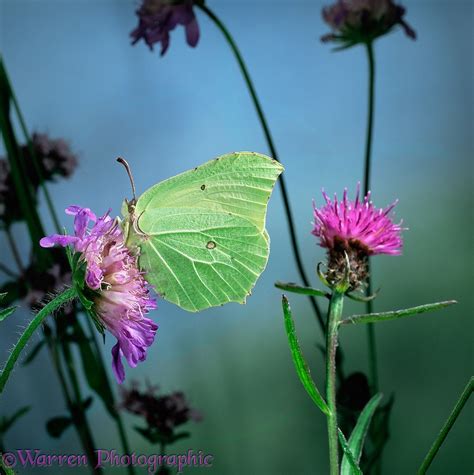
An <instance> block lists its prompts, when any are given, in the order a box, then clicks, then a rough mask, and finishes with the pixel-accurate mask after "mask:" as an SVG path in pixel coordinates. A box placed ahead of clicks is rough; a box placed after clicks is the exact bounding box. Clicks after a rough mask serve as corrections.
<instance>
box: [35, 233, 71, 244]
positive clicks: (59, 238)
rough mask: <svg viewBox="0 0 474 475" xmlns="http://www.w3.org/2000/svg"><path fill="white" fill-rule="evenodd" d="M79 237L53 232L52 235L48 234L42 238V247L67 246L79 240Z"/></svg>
mask: <svg viewBox="0 0 474 475" xmlns="http://www.w3.org/2000/svg"><path fill="white" fill-rule="evenodd" d="M77 241H78V239H77V237H75V236H65V235H64V234H52V235H51V236H46V237H44V238H42V239H40V246H41V247H53V246H62V247H66V246H68V245H69V244H73V243H75V242H77Z"/></svg>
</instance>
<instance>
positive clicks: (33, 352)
mask: <svg viewBox="0 0 474 475" xmlns="http://www.w3.org/2000/svg"><path fill="white" fill-rule="evenodd" d="M44 344H45V341H44V340H41V341H39V342H38V343H36V345H35V346H34V347H33V349H32V350H31V351H30V353H29V354H28V356H27V357H26V358H25V360H24V361H23V363H22V366H26V365H28V364H30V363H31V362H32V361H33V360H34V359H35V358H36V355H38V353H39V352H40V350H41V348H43V346H44Z"/></svg>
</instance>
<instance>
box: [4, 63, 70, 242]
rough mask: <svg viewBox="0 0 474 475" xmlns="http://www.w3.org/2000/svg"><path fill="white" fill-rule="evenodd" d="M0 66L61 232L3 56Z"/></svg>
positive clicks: (56, 226) (40, 180)
mask: <svg viewBox="0 0 474 475" xmlns="http://www.w3.org/2000/svg"><path fill="white" fill-rule="evenodd" d="M0 68H1V69H2V74H3V76H4V78H5V81H4V82H5V84H6V85H7V87H8V92H9V94H10V98H11V101H12V103H13V106H14V108H15V111H16V113H17V116H18V119H19V122H20V127H21V129H22V132H23V135H24V136H25V140H26V143H27V144H28V150H29V151H30V154H31V156H32V158H33V166H34V167H35V171H36V173H37V175H38V178H39V182H40V186H41V189H42V190H43V193H44V196H45V199H46V205H47V206H48V209H49V212H50V214H51V217H52V218H53V222H54V226H55V228H56V232H58V233H61V225H60V224H59V220H58V215H57V213H56V211H55V209H54V205H53V200H52V199H51V195H50V194H49V191H48V188H47V186H46V183H45V180H44V178H43V176H42V173H41V168H40V165H39V161H38V157H37V155H36V153H35V150H34V148H33V144H32V142H31V138H30V135H29V133H28V129H27V127H26V122H25V119H24V117H23V114H22V113H21V109H20V105H19V103H18V100H17V98H16V95H15V91H14V90H13V87H12V85H11V81H10V78H9V76H8V74H7V71H6V68H5V66H4V64H3V58H2V57H1V56H0Z"/></svg>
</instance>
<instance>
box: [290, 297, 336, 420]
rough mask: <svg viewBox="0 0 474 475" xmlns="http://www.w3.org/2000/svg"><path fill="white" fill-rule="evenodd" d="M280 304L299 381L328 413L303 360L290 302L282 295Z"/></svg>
mask: <svg viewBox="0 0 474 475" xmlns="http://www.w3.org/2000/svg"><path fill="white" fill-rule="evenodd" d="M282 306H283V315H284V317H285V328H286V333H287V335H288V342H289V344H290V349H291V356H292V357H293V362H294V363H295V367H296V372H297V374H298V377H299V378H300V381H301V383H302V384H303V386H304V388H305V389H306V392H307V393H308V394H309V396H310V398H311V399H312V400H313V402H314V403H315V404H316V405H317V406H318V407H319V409H321V411H322V412H324V414H326V415H328V414H329V413H330V410H329V407H328V405H327V404H326V401H325V400H324V399H323V397H322V396H321V394H320V393H319V391H318V388H317V387H316V385H315V383H314V381H313V379H312V377H311V373H310V371H309V368H308V365H307V364H306V361H305V360H304V357H303V353H302V352H301V349H300V346H299V343H298V338H297V337H296V333H295V324H294V322H293V316H292V314H291V308H290V303H289V302H288V299H287V298H286V297H285V296H284V295H283V296H282Z"/></svg>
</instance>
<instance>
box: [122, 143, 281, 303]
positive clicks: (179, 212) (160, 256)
mask: <svg viewBox="0 0 474 475" xmlns="http://www.w3.org/2000/svg"><path fill="white" fill-rule="evenodd" d="M282 171H283V167H282V166H281V165H280V164H279V163H278V162H277V161H275V160H272V159H270V158H268V157H266V156H264V155H260V154H256V153H251V152H239V153H233V154H229V155H224V156H222V157H219V158H217V159H215V160H212V161H210V162H207V163H205V164H204V165H201V166H200V167H197V168H195V169H194V170H189V171H187V172H184V173H182V174H180V175H178V176H175V177H173V178H170V179H168V180H165V181H163V182H161V183H159V184H157V185H155V186H153V187H151V188H150V189H149V190H147V191H146V192H145V193H144V194H143V195H142V196H141V197H140V198H139V199H138V201H137V203H136V206H135V209H134V210H132V212H133V214H132V215H128V216H127V215H126V214H127V213H125V215H126V216H125V217H126V219H125V224H124V229H125V230H127V231H128V232H129V233H130V236H129V237H128V238H127V242H128V243H129V245H132V246H133V245H136V246H138V247H140V249H141V252H140V258H139V264H140V267H141V268H142V269H143V270H144V271H145V272H146V275H145V278H146V279H147V280H148V282H149V283H150V284H151V285H153V286H154V287H155V289H156V290H157V292H158V293H159V294H160V295H161V296H162V297H163V298H165V299H167V300H169V301H170V302H173V303H175V304H177V305H179V306H180V307H181V308H183V309H185V310H188V311H191V312H196V311H200V310H203V309H206V308H209V307H214V306H217V305H223V304H225V303H227V302H239V303H245V299H246V297H247V296H248V295H249V294H250V291H251V289H252V287H253V286H254V285H255V283H256V281H257V279H258V277H259V276H260V274H261V273H262V272H263V270H264V269H265V266H266V264H267V260H268V255H269V243H270V240H269V237H268V234H267V232H266V231H265V216H266V211H267V204H268V200H269V198H270V194H271V192H272V189H273V187H274V185H275V182H276V180H277V178H278V176H279V175H280V173H281V172H282Z"/></svg>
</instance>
